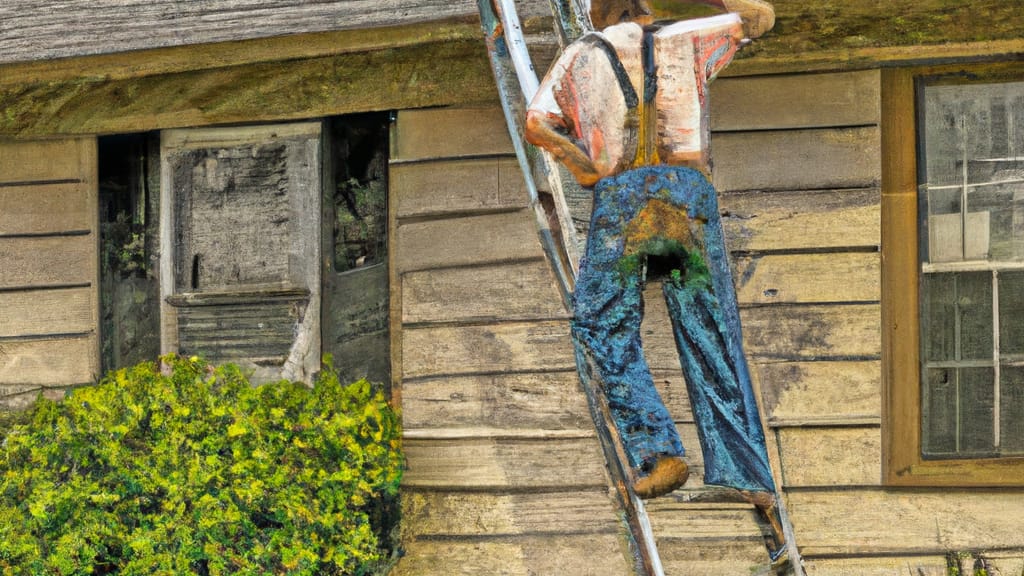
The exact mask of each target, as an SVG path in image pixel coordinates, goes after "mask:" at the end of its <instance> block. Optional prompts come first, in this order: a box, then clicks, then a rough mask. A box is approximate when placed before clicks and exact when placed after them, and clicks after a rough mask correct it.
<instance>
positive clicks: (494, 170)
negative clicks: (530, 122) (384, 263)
mask: <svg viewBox="0 0 1024 576" xmlns="http://www.w3.org/2000/svg"><path fill="white" fill-rule="evenodd" d="M403 114H405V113H403ZM388 184H389V186H390V191H391V198H392V203H393V204H392V205H393V206H394V210H395V212H396V214H397V216H398V217H399V218H405V217H409V216H423V215H435V214H446V213H466V212H473V211H480V210H495V209H504V208H525V207H526V206H527V205H528V203H529V198H528V197H527V192H526V184H525V182H524V181H523V175H522V172H521V171H520V169H519V163H518V162H517V161H516V159H515V157H508V158H500V157H499V158H474V159H467V160H441V161H437V162H425V163H413V164H400V163H399V164H392V165H391V167H390V171H389V173H388Z"/></svg>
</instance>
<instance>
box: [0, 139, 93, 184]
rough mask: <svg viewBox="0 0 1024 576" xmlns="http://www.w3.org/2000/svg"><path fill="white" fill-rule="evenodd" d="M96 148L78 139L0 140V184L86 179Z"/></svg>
mask: <svg viewBox="0 0 1024 576" xmlns="http://www.w3.org/2000/svg"><path fill="white" fill-rule="evenodd" d="M95 160H96V157H95V151H94V150H93V149H91V148H90V147H89V146H88V145H85V144H83V143H82V141H80V140H46V141H39V142H13V141H4V140H0V184H12V183H18V182H33V183H39V182H54V181H62V180H73V181H80V180H87V179H86V178H83V176H86V175H88V174H91V173H92V171H93V170H95V167H94V166H93V165H92V164H91V162H95Z"/></svg>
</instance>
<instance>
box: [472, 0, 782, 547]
mask: <svg viewBox="0 0 1024 576" xmlns="http://www.w3.org/2000/svg"><path fill="white" fill-rule="evenodd" d="M568 1H571V0H559V1H558V2H553V5H555V6H556V12H557V11H558V9H557V7H558V5H559V3H560V4H565V3H566V2H568ZM679 1H681V2H687V3H692V2H699V3H703V4H709V5H712V6H716V7H719V8H724V9H726V10H728V11H729V12H732V13H728V14H722V15H719V16H713V17H707V18H697V19H692V20H684V22H679V23H675V24H669V25H655V24H654V23H653V22H652V19H653V18H652V17H651V11H650V9H649V7H648V5H647V3H646V1H645V0H593V1H592V4H591V5H590V6H589V15H590V19H591V20H592V22H593V25H594V27H596V28H598V29H600V30H602V32H591V33H588V34H585V35H583V36H582V37H580V38H579V39H577V40H575V41H574V42H572V43H571V44H569V45H568V46H566V47H565V49H564V51H563V53H562V54H561V56H560V57H559V58H558V60H557V61H556V63H555V64H554V65H553V66H552V68H551V70H550V71H549V73H548V75H547V77H546V78H545V79H544V82H543V83H542V84H541V85H540V87H539V89H537V90H536V95H535V93H534V91H532V90H529V89H525V88H524V89H523V92H524V93H525V94H526V97H527V98H530V102H529V107H528V111H527V113H526V123H525V129H524V132H525V137H526V139H527V140H529V141H530V142H532V143H535V145H537V146H539V147H541V148H543V149H545V150H547V151H548V152H549V153H551V155H552V156H554V157H555V158H557V159H558V160H559V161H561V162H562V163H563V164H564V165H565V166H566V167H567V168H568V170H569V171H570V172H571V173H572V175H573V176H574V177H575V178H577V180H578V181H579V182H580V183H581V184H582V186H584V187H587V188H592V189H593V193H594V211H593V214H592V218H591V229H590V233H589V237H588V242H587V249H586V254H585V256H584V258H583V259H582V261H581V263H580V271H579V275H578V277H577V280H575V288H574V291H573V293H572V296H571V304H572V307H573V322H572V332H573V338H574V341H575V344H577V352H578V356H579V357H580V363H579V364H580V366H581V369H582V370H585V371H592V372H594V376H596V378H594V381H595V382H596V384H597V385H598V386H599V387H600V389H601V392H603V395H604V400H605V402H604V403H605V405H606V406H607V409H608V412H609V413H610V420H611V423H612V424H613V426H614V428H615V433H616V435H615V436H616V437H617V439H618V443H621V445H622V446H623V447H624V448H625V453H626V454H625V455H626V459H627V460H628V464H629V466H630V471H628V472H627V474H626V476H627V477H629V478H628V479H627V480H628V481H629V482H630V483H631V484H632V492H633V493H634V494H636V495H637V496H639V497H641V498H652V497H655V496H658V495H662V494H666V493H668V492H671V491H673V490H675V489H677V488H679V487H680V486H682V485H683V484H684V483H685V482H686V479H687V476H688V468H687V465H686V462H685V460H684V459H683V454H684V452H683V447H682V443H681V442H680V439H679V435H678V431H677V430H676V428H675V425H674V423H673V419H672V417H671V415H670V414H669V412H668V410H667V409H666V407H665V405H664V403H663V402H662V400H660V398H659V397H658V394H657V392H656V390H655V388H654V384H653V381H652V379H651V376H650V373H649V370H648V367H647V363H646V361H645V359H644V356H643V351H642V346H641V342H640V321H641V318H642V310H643V306H642V301H641V292H642V285H643V281H644V279H643V272H642V271H643V270H644V266H645V263H646V260H647V259H648V258H649V257H654V256H656V257H662V258H668V259H669V260H670V261H671V262H672V268H673V269H674V270H673V272H672V275H671V279H670V280H669V281H667V282H666V283H665V284H664V292H665V297H666V299H667V301H668V304H669V313H670V317H671V319H672V323H673V330H674V333H675V337H676V343H677V348H678V351H679V355H680V359H681V364H682V366H683V370H684V374H685V376H686V381H687V387H688V390H689V395H690V401H691V404H692V407H693V412H694V416H695V420H696V422H697V428H698V437H699V441H700V446H701V449H702V451H703V454H705V482H706V483H707V484H716V485H721V486H727V487H732V488H735V489H737V490H739V491H740V493H741V494H742V495H743V496H744V497H745V498H746V499H748V500H749V501H751V502H752V503H754V504H755V505H756V506H757V508H758V509H759V510H760V511H761V512H762V513H763V515H764V516H765V517H766V519H767V520H768V522H769V524H770V526H771V532H772V542H770V543H769V548H770V551H771V552H772V554H771V556H772V560H773V561H776V562H778V563H780V562H781V560H782V557H783V556H784V551H785V545H784V544H785V543H784V536H783V531H782V526H781V523H780V522H779V515H778V511H779V510H778V507H777V500H776V490H775V485H774V482H773V481H772V477H771V470H770V466H769V462H768V457H767V450H766V447H765V440H764V435H763V431H762V428H761V422H760V418H759V415H758V410H757V404H756V398H755V395H754V392H753V387H752V384H751V379H750V375H749V373H748V368H746V362H745V359H744V357H743V353H742V348H741V337H740V331H739V317H738V311H737V305H736V300H735V292H734V288H733V286H732V280H731V275H730V273H729V262H728V257H727V253H726V250H725V246H724V241H723V237H722V229H721V222H720V221H719V212H718V206H717V193H716V191H715V189H714V188H713V187H712V184H711V183H710V181H709V178H710V175H711V158H710V150H709V138H710V127H709V120H708V116H709V115H708V102H707V93H708V85H709V83H710V82H711V81H712V80H713V79H714V78H715V76H716V75H717V74H718V72H719V71H721V70H722V69H723V68H725V66H727V65H728V64H729V61H730V60H731V59H732V57H733V55H734V54H735V52H736V50H737V49H739V47H741V46H742V45H743V44H745V43H748V42H750V39H752V38H757V37H758V36H760V35H762V34H764V33H765V32H766V31H767V30H769V29H770V28H771V27H772V25H773V23H774V12H773V10H772V8H771V5H770V4H768V3H767V2H763V1H762V0H679ZM501 4H502V6H503V8H502V9H505V10H506V11H513V12H514V7H512V6H508V4H510V2H506V1H502V2H501ZM481 6H482V4H481ZM496 7H497V6H496ZM483 12H484V10H483V8H482V7H481V13H483ZM506 15H507V14H506ZM562 15H563V16H564V14H562ZM484 19H485V23H484V29H485V31H486V30H487V24H486V18H484ZM562 22H564V17H562ZM506 26H508V23H506ZM496 33H497V34H501V31H500V29H499V30H498V31H497V32H496ZM490 41H492V42H493V41H494V37H493V38H490ZM488 46H489V47H490V48H492V58H493V60H495V59H496V54H498V53H500V52H501V51H502V50H501V49H496V48H497V47H498V46H497V44H493V43H488ZM526 61H527V63H528V58H526ZM520 64H521V63H517V66H516V70H517V72H516V75H517V76H519V77H520V85H523V86H525V84H527V83H526V82H522V81H521V77H522V75H523V72H522V69H521V66H520ZM496 74H497V75H498V77H499V78H498V79H499V86H500V89H501V86H502V74H501V73H500V68H499V66H498V65H496ZM528 74H529V75H530V76H532V71H531V70H529V71H528ZM534 82H535V84H534V86H537V84H536V80H534ZM506 92H507V90H506ZM507 95H508V94H506V93H504V92H503V99H506V100H507V99H508V98H507ZM506 104H508V102H506ZM511 109H512V107H509V106H507V107H506V112H507V114H509V115H510V117H509V118H510V127H511V129H512V132H513V136H515V133H516V131H517V130H516V129H515V128H516V121H515V119H514V116H515V115H514V114H512V113H511V112H510V111H511ZM520 124H521V123H520ZM514 139H515V138H514ZM520 158H522V156H521V157H520ZM527 172H528V171H527ZM525 175H526V177H527V181H528V182H529V174H528V173H527V174H525ZM530 186H531V182H530ZM543 232H544V231H543V230H542V238H544V234H543ZM585 381H586V377H585ZM638 506H639V504H638ZM638 509H640V510H641V513H642V506H640V507H639V508H638ZM655 556H656V552H655Z"/></svg>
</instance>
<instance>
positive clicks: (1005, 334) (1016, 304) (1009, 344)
mask: <svg viewBox="0 0 1024 576" xmlns="http://www.w3.org/2000/svg"><path fill="white" fill-rule="evenodd" d="M999 352H1000V357H1001V358H1002V359H1003V360H1007V359H1012V358H1013V357H1014V356H1018V358H1017V359H1018V360H1024V272H1000V273H999ZM1022 419H1024V413H1022Z"/></svg>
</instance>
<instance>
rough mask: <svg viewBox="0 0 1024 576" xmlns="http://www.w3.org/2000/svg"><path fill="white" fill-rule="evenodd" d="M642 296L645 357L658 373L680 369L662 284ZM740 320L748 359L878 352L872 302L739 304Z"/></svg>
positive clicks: (832, 357) (817, 357) (877, 319)
mask: <svg viewBox="0 0 1024 576" xmlns="http://www.w3.org/2000/svg"><path fill="white" fill-rule="evenodd" d="M652 284H653V283H652ZM644 295H645V299H644V321H643V323H642V324H641V332H640V334H641V338H642V339H643V344H644V354H645V356H646V358H647V362H648V364H649V365H650V366H651V369H652V371H654V373H657V374H662V373H664V372H672V371H675V370H678V369H679V359H678V353H677V352H676V343H675V337H674V336H673V335H672V327H671V325H670V323H669V319H668V310H667V308H666V306H665V303H664V299H663V298H661V289H660V287H658V286H657V285H651V286H648V288H647V289H646V290H645V291H644ZM740 321H741V323H742V326H743V336H744V338H743V345H744V349H745V350H746V353H747V361H748V362H749V363H751V364H757V363H760V362H765V361H768V360H772V361H780V360H793V361H806V360H837V359H842V360H848V359H857V360H862V359H873V358H877V357H878V356H879V354H880V352H881V350H880V347H881V345H880V343H879V330H880V327H879V322H880V316H879V307H878V305H876V304H799V305H791V306H757V307H751V308H742V309H740ZM851 357H853V358H851ZM863 357H870V358H863Z"/></svg>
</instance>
